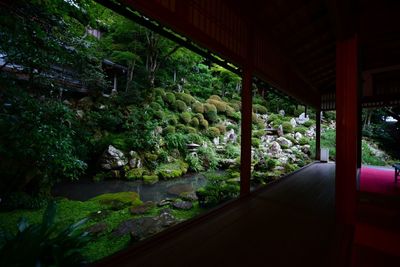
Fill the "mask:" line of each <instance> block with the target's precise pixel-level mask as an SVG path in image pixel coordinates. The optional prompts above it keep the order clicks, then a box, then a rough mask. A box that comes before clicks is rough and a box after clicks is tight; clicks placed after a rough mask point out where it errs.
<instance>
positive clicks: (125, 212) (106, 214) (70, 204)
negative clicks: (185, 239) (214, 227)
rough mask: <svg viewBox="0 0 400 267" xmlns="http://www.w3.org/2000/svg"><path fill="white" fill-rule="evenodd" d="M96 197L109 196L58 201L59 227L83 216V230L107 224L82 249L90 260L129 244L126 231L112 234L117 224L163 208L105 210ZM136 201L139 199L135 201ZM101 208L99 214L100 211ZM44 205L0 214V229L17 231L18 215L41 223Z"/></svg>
mask: <svg viewBox="0 0 400 267" xmlns="http://www.w3.org/2000/svg"><path fill="white" fill-rule="evenodd" d="M130 193H131V192H129V193H128V192H122V193H121V198H123V199H126V197H127V196H129V194H130ZM99 199H101V200H102V199H110V196H109V195H103V196H100V197H97V198H95V199H92V200H88V201H84V202H82V201H74V200H68V199H58V200H57V218H56V223H57V225H58V226H59V227H60V228H64V227H66V226H68V225H70V224H72V223H75V222H77V221H79V220H80V219H83V218H87V217H88V218H90V219H89V220H88V222H87V223H86V225H85V227H84V229H87V228H89V227H90V226H92V225H94V224H96V223H98V222H102V223H105V224H106V225H107V229H106V230H105V231H104V232H103V233H102V234H100V235H98V236H94V237H93V240H92V241H91V242H90V243H89V244H88V245H87V246H86V247H85V248H84V251H83V254H84V256H85V257H86V258H87V259H88V260H89V261H90V262H93V261H97V260H99V259H101V258H104V257H106V256H109V255H111V254H113V253H115V252H117V251H120V250H121V249H123V248H125V247H127V246H128V245H129V244H130V237H129V234H126V235H124V236H122V237H114V236H113V235H112V231H113V229H115V228H116V227H118V225H119V224H120V223H122V222H123V221H126V220H128V219H132V218H138V217H140V216H152V215H154V216H156V215H158V213H159V211H160V210H161V209H163V208H160V207H153V208H152V209H151V210H149V211H148V212H147V213H146V214H144V215H132V214H131V213H130V212H129V207H126V208H123V209H121V210H116V211H113V210H109V209H107V210H105V209H104V205H103V204H102V203H101V201H99ZM135 201H136V202H134V203H133V204H135V203H138V202H137V201H138V200H135ZM99 211H100V213H99ZM202 211H204V209H202V208H200V207H199V205H198V203H194V205H193V208H192V209H190V210H188V211H183V210H172V211H171V214H172V215H173V216H174V217H175V218H176V219H178V220H179V221H183V220H187V219H190V218H192V217H194V216H196V215H198V214H200V213H201V212H202ZM43 212H44V208H43V209H39V210H15V211H10V212H1V213H0V228H2V229H5V230H7V231H10V232H16V231H17V223H18V221H19V220H20V218H21V217H25V218H26V219H27V220H28V222H29V223H30V224H33V223H40V222H41V221H42V216H43ZM102 213H103V215H102Z"/></svg>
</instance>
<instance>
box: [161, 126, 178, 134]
mask: <svg viewBox="0 0 400 267" xmlns="http://www.w3.org/2000/svg"><path fill="white" fill-rule="evenodd" d="M171 133H175V127H174V126H171V125H169V126H167V127H165V128H164V130H163V134H164V135H167V134H171Z"/></svg>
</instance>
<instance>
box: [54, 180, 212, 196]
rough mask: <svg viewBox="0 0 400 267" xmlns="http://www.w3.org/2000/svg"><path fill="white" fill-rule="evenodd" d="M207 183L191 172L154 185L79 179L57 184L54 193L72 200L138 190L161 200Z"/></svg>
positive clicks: (140, 193)
mask: <svg viewBox="0 0 400 267" xmlns="http://www.w3.org/2000/svg"><path fill="white" fill-rule="evenodd" d="M205 184H206V177H205V176H204V175H203V174H201V173H190V174H186V175H184V176H182V177H180V178H175V179H173V180H160V181H159V182H157V183H156V184H154V185H147V184H144V183H143V181H141V180H137V181H127V180H106V181H100V182H93V181H91V180H79V181H76V182H63V183H59V184H57V185H55V186H54V188H53V191H52V194H53V196H59V197H66V198H68V199H71V200H80V201H86V200H88V199H90V198H93V197H95V196H97V195H101V194H105V193H117V192H125V191H132V192H137V193H138V194H139V196H140V199H141V200H142V201H153V202H159V201H161V200H163V199H166V198H170V197H176V196H177V195H179V192H193V191H196V190H197V189H198V188H200V187H202V186H204V185H205Z"/></svg>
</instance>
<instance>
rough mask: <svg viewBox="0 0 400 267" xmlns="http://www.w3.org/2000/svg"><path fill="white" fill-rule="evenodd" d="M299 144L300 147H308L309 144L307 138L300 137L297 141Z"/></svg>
mask: <svg viewBox="0 0 400 267" xmlns="http://www.w3.org/2000/svg"><path fill="white" fill-rule="evenodd" d="M299 144H300V145H302V146H304V145H308V144H310V139H308V138H307V137H302V138H300V140H299Z"/></svg>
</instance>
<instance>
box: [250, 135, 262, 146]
mask: <svg viewBox="0 0 400 267" xmlns="http://www.w3.org/2000/svg"><path fill="white" fill-rule="evenodd" d="M260 144H261V140H260V139H258V138H255V137H253V138H251V145H252V146H254V147H256V148H258V147H260Z"/></svg>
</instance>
